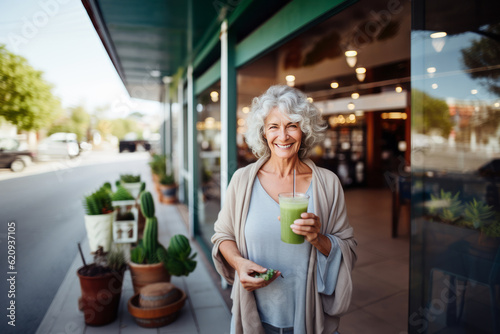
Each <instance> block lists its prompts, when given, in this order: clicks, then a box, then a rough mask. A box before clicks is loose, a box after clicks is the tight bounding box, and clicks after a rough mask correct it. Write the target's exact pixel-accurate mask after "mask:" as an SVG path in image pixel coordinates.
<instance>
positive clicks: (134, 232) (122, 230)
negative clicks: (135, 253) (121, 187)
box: [113, 208, 139, 243]
mask: <svg viewBox="0 0 500 334" xmlns="http://www.w3.org/2000/svg"><path fill="white" fill-rule="evenodd" d="M130 212H132V213H133V214H134V220H116V218H117V216H115V221H114V222H113V242H114V243H132V242H137V237H138V225H137V219H138V217H139V212H138V211H137V209H135V208H133V209H132V210H130Z"/></svg>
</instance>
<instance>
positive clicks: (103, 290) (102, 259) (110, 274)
mask: <svg viewBox="0 0 500 334" xmlns="http://www.w3.org/2000/svg"><path fill="white" fill-rule="evenodd" d="M78 248H79V251H80V255H81V256H82V261H83V267H80V268H79V269H78V270H77V275H78V278H79V280H80V288H81V293H82V295H81V297H80V299H79V309H80V310H81V311H82V312H83V314H84V318H85V324H87V325H90V326H102V325H106V324H109V323H111V322H113V321H114V320H115V319H116V317H117V314H118V308H119V305H120V298H121V292H122V284H123V275H124V272H125V269H126V264H125V257H124V254H123V251H121V249H117V248H113V249H112V250H111V251H110V252H109V253H105V252H104V251H103V248H102V247H99V249H98V250H97V251H96V252H95V256H94V263H92V264H89V265H87V264H86V262H85V258H84V256H83V253H82V250H81V248H80V244H78Z"/></svg>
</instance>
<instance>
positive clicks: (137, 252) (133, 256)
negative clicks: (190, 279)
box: [129, 191, 196, 293]
mask: <svg viewBox="0 0 500 334" xmlns="http://www.w3.org/2000/svg"><path fill="white" fill-rule="evenodd" d="M140 206H141V210H142V212H143V214H144V216H145V217H146V227H145V228H144V234H143V238H142V239H141V240H140V241H139V242H138V244H137V246H136V247H135V248H133V249H132V250H131V253H130V262H129V268H130V273H131V276H132V284H133V286H134V291H135V293H138V292H140V289H141V288H142V287H143V286H145V285H147V284H151V283H157V282H169V281H170V275H175V276H182V275H185V276H187V275H189V273H191V272H192V271H193V270H194V269H195V267H196V261H194V258H195V256H196V253H194V254H191V246H190V245H189V240H188V239H187V238H186V237H185V236H183V235H175V236H174V237H172V239H171V241H170V244H169V247H168V251H167V249H166V248H165V247H164V246H163V245H162V244H161V243H160V242H159V241H158V220H157V219H156V217H155V207H154V202H153V196H152V195H151V193H150V192H149V191H144V192H142V193H141V196H140Z"/></svg>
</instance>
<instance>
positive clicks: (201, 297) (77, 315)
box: [37, 202, 231, 334]
mask: <svg viewBox="0 0 500 334" xmlns="http://www.w3.org/2000/svg"><path fill="white" fill-rule="evenodd" d="M155 205H156V216H157V218H158V232H159V233H158V234H159V240H160V242H161V243H162V244H163V245H165V246H168V242H169V240H170V237H171V236H173V235H175V234H179V233H181V234H184V235H187V234H188V231H187V229H186V226H185V224H184V222H183V219H182V217H181V215H180V213H179V211H178V208H177V206H175V205H164V204H159V203H158V202H156V203H155ZM191 245H192V247H193V250H194V251H196V252H197V253H198V255H197V262H198V264H197V266H196V269H195V271H194V272H193V273H191V274H190V275H189V276H188V277H185V276H183V277H172V281H171V282H172V283H173V284H175V285H176V286H177V287H179V288H181V289H183V290H184V291H185V292H186V294H187V296H188V298H187V300H186V303H185V305H184V307H183V308H182V310H181V314H180V316H179V318H178V319H177V320H176V321H174V322H173V323H171V324H169V325H167V326H164V327H160V328H152V329H150V328H143V327H139V326H138V325H137V324H136V323H135V321H134V318H133V317H132V316H131V315H130V314H129V313H128V310H127V302H128V300H129V299H130V297H132V295H133V288H132V281H131V277H130V271H128V270H127V271H126V274H125V279H124V282H123V290H122V295H121V302H120V309H119V311H118V318H117V320H115V321H114V322H113V323H111V324H109V325H106V326H102V327H91V326H86V325H85V323H84V317H83V313H82V312H80V311H79V310H78V298H79V297H80V283H79V280H78V277H77V275H76V271H77V269H78V268H79V267H81V266H82V260H81V258H80V256H79V255H77V257H76V258H75V259H74V261H73V264H72V265H71V267H70V269H69V270H68V272H67V274H66V277H65V279H64V281H63V283H62V284H61V286H60V288H59V291H58V292H57V294H56V296H55V297H54V300H53V301H52V304H51V305H50V307H49V309H48V311H47V313H46V314H45V317H44V319H43V320H42V323H41V324H40V326H39V327H38V330H37V334H56V333H57V334H59V333H61V334H62V333H68V334H69V333H71V334H80V333H82V334H83V333H85V334H98V333H122V334H125V333H138V334H140V333H175V334H194V333H206V334H213V333H218V334H219V333H221V334H222V333H229V328H230V321H231V314H230V311H229V310H228V307H227V305H226V303H225V302H224V300H223V298H222V296H221V294H220V293H219V290H218V289H217V287H216V286H215V283H214V281H213V279H212V278H211V276H210V273H209V268H208V267H207V264H206V262H205V261H203V259H202V257H203V256H204V255H203V254H202V251H201V249H199V247H198V246H197V245H196V244H195V243H194V242H191ZM82 247H83V253H84V254H85V256H86V258H87V261H89V262H90V260H91V257H90V255H88V254H90V251H89V248H88V242H87V240H85V242H84V243H83V245H82Z"/></svg>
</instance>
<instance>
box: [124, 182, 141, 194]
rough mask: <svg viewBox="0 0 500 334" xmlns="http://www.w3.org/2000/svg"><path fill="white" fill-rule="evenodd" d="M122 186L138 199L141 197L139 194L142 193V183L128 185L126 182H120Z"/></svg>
mask: <svg viewBox="0 0 500 334" xmlns="http://www.w3.org/2000/svg"><path fill="white" fill-rule="evenodd" d="M120 184H121V185H122V186H123V187H124V188H125V189H127V190H128V192H129V193H130V194H131V195H132V196H133V197H134V198H137V197H139V192H140V191H141V184H142V182H134V183H126V182H123V181H122V182H120Z"/></svg>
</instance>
